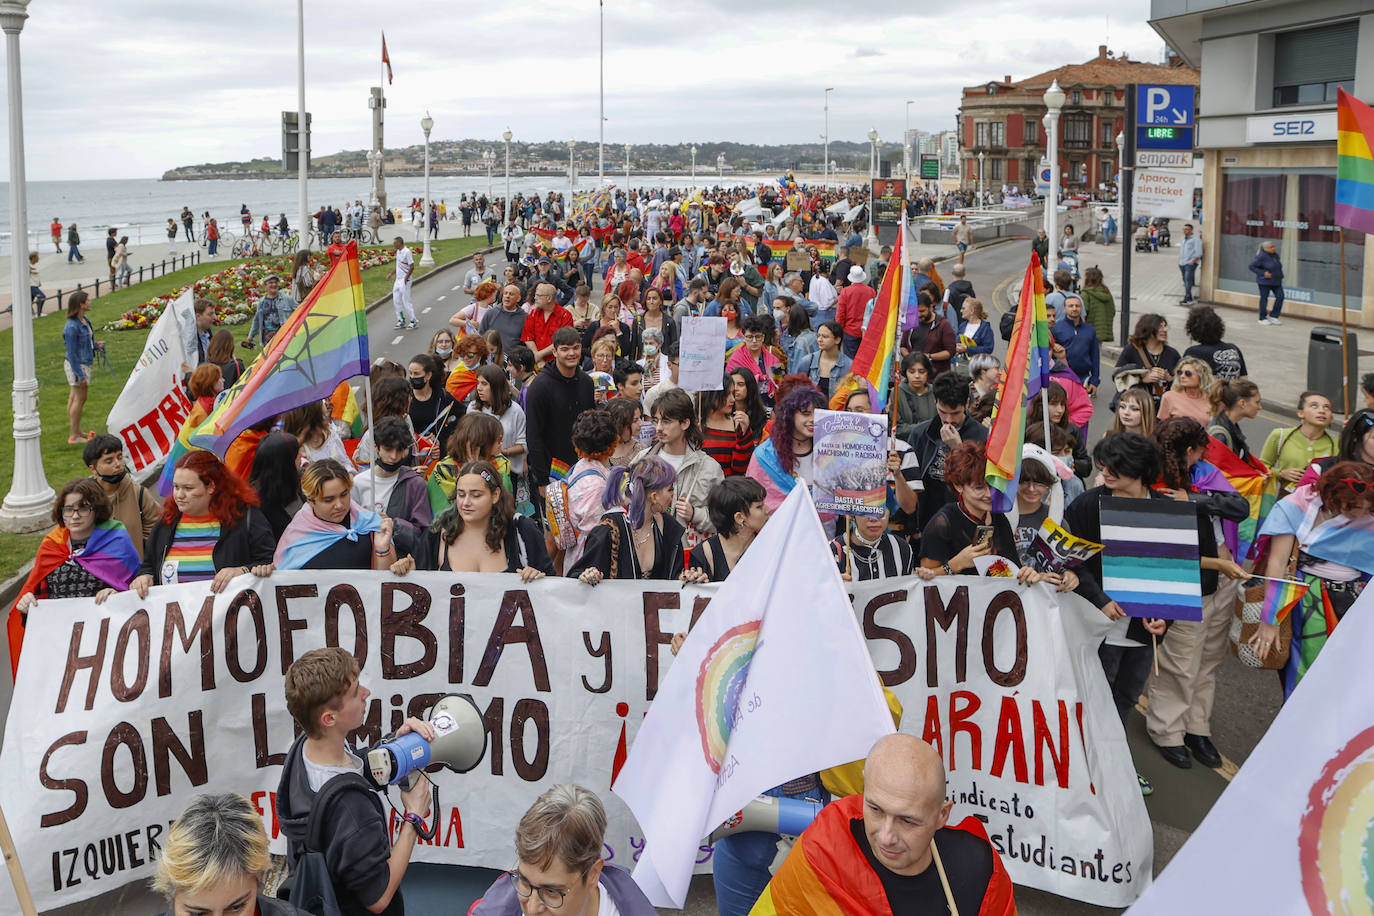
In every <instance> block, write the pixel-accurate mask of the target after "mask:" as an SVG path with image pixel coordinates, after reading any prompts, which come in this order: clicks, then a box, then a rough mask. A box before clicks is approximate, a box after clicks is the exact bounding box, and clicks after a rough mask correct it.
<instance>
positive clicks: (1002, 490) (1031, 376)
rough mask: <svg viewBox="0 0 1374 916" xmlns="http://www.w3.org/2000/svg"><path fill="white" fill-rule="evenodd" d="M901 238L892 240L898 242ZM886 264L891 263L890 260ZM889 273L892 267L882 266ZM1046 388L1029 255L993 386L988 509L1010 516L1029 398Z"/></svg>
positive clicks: (1034, 265) (1039, 307) (1045, 357)
mask: <svg viewBox="0 0 1374 916" xmlns="http://www.w3.org/2000/svg"><path fill="white" fill-rule="evenodd" d="M901 238H902V236H901V235H899V236H898V240H899V241H900V240H901ZM889 263H893V264H895V263H897V262H896V261H891V262H889ZM888 272H889V273H891V272H892V269H891V268H888ZM1049 384H1050V326H1049V317H1048V313H1047V312H1046V311H1045V280H1044V274H1043V273H1041V270H1040V257H1039V255H1037V254H1036V253H1035V252H1031V259H1030V264H1028V265H1026V276H1025V279H1024V280H1022V281H1021V301H1020V303H1019V304H1018V305H1017V307H1016V324H1015V325H1014V326H1013V327H1012V332H1011V343H1009V344H1007V372H1006V376H1005V378H1004V379H1003V381H1002V383H1001V384H1000V385H998V386H997V400H996V402H995V404H994V405H993V408H992V429H991V430H990V431H989V432H988V444H987V455H988V464H987V471H986V473H987V480H988V486H989V487H991V488H992V511H993V512H1010V511H1011V509H1012V507H1014V506H1015V505H1016V488H1017V486H1018V484H1019V483H1020V479H1021V447H1022V445H1024V444H1025V440H1026V412H1027V408H1028V407H1029V406H1030V402H1031V398H1033V397H1035V396H1036V395H1038V394H1039V393H1040V392H1041V390H1042V389H1045V388H1048V387H1049Z"/></svg>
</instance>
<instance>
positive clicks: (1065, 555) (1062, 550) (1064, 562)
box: [1031, 518, 1102, 573]
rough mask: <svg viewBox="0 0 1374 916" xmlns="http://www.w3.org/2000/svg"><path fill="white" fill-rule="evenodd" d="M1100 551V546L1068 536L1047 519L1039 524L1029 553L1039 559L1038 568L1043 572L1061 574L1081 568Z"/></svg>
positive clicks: (1067, 533)
mask: <svg viewBox="0 0 1374 916" xmlns="http://www.w3.org/2000/svg"><path fill="white" fill-rule="evenodd" d="M1101 550H1102V545H1101V544H1098V543H1095V542H1094V541H1090V540H1088V539H1087V538H1081V537H1078V536H1076V535H1073V534H1070V533H1069V532H1067V531H1065V530H1064V529H1063V528H1061V527H1059V526H1058V525H1056V524H1055V523H1054V520H1053V519H1049V518H1047V519H1045V520H1044V521H1043V522H1041V523H1040V530H1039V531H1037V532H1036V534H1035V540H1034V541H1033V542H1032V543H1031V552H1032V553H1033V554H1034V555H1035V556H1036V557H1038V558H1039V560H1040V566H1039V568H1040V569H1041V570H1042V571H1044V572H1056V573H1061V572H1063V571H1064V570H1066V569H1072V568H1073V567H1075V566H1082V565H1083V563H1084V561H1086V560H1090V559H1092V558H1093V557H1094V556H1096V555H1097V554H1098V553H1100V552H1101Z"/></svg>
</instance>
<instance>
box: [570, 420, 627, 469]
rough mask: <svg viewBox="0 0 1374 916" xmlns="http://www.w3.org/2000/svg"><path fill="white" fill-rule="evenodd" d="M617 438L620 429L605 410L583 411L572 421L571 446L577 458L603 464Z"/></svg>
mask: <svg viewBox="0 0 1374 916" xmlns="http://www.w3.org/2000/svg"><path fill="white" fill-rule="evenodd" d="M619 438H620V428H619V427H618V426H617V425H616V422H615V418H614V417H612V416H611V415H610V414H609V413H608V412H607V411H605V410H601V409H598V410H584V411H582V412H581V413H580V414H578V415H577V419H576V420H573V426H572V444H573V450H574V451H575V452H577V455H578V457H579V458H586V459H587V460H588V461H600V462H603V463H604V462H605V461H606V459H607V458H610V457H611V453H612V452H614V451H615V446H616V442H617V440H619Z"/></svg>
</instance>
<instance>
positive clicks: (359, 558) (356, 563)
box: [301, 535, 372, 569]
mask: <svg viewBox="0 0 1374 916" xmlns="http://www.w3.org/2000/svg"><path fill="white" fill-rule="evenodd" d="M371 568H372V535H367V536H366V537H360V538H358V539H357V540H356V541H350V540H349V539H348V538H339V539H338V540H337V541H335V542H334V543H333V544H330V545H329V546H328V547H326V548H325V549H324V550H321V551H320V552H319V553H317V554H315V555H314V556H313V557H311V558H310V559H309V560H307V561H306V562H305V563H303V564H301V569H371Z"/></svg>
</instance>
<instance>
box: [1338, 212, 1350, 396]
mask: <svg viewBox="0 0 1374 916" xmlns="http://www.w3.org/2000/svg"><path fill="white" fill-rule="evenodd" d="M1340 233H1341V391H1343V392H1345V397H1344V401H1345V407H1344V410H1343V412H1344V414H1345V415H1346V416H1347V417H1349V416H1350V356H1349V354H1348V352H1347V348H1348V347H1349V345H1350V333H1349V332H1348V331H1347V330H1346V324H1345V227H1344V226H1341V227H1340Z"/></svg>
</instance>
